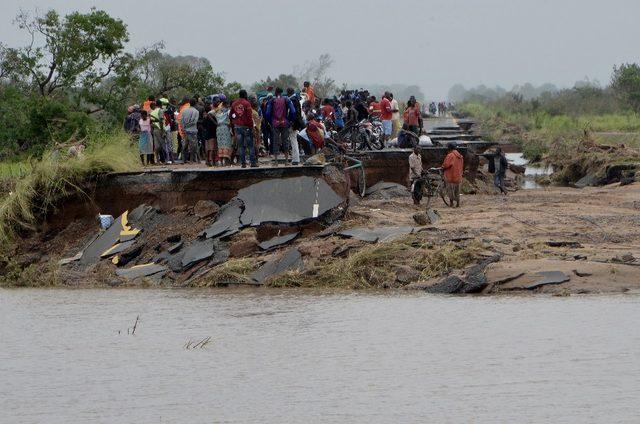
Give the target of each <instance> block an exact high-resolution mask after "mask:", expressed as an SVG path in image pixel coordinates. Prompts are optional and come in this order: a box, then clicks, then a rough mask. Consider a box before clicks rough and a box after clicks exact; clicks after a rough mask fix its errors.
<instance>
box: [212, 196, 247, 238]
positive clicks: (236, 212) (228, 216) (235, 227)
mask: <svg viewBox="0 0 640 424" xmlns="http://www.w3.org/2000/svg"><path fill="white" fill-rule="evenodd" d="M243 208H244V203H243V202H242V200H240V199H238V198H234V199H232V200H231V201H229V203H227V204H225V205H224V206H222V207H221V208H220V210H219V211H218V216H217V217H216V221H215V222H214V223H213V225H212V226H211V227H209V228H207V229H205V230H204V231H203V232H202V235H204V236H205V237H206V238H213V237H226V236H230V235H232V234H235V233H237V232H238V231H240V228H241V227H242V225H241V224H240V215H242V210H243Z"/></svg>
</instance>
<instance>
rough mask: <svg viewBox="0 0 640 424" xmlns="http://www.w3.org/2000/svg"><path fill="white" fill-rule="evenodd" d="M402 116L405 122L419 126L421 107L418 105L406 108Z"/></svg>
mask: <svg viewBox="0 0 640 424" xmlns="http://www.w3.org/2000/svg"><path fill="white" fill-rule="evenodd" d="M402 118H403V120H404V123H405V124H407V125H411V126H412V127H417V126H418V125H420V109H419V108H418V107H417V106H414V107H408V108H406V109H405V111H404V115H403V116H402Z"/></svg>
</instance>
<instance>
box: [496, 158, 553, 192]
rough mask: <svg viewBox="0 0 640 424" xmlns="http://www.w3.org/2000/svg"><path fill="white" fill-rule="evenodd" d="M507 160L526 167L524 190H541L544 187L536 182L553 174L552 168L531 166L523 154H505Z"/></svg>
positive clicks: (523, 182) (523, 181) (523, 180)
mask: <svg viewBox="0 0 640 424" xmlns="http://www.w3.org/2000/svg"><path fill="white" fill-rule="evenodd" d="M505 156H506V158H507V160H508V161H509V162H510V163H513V164H514V165H524V167H525V168H524V178H523V179H522V188H523V189H532V188H541V187H542V186H541V185H540V184H538V183H537V182H536V178H537V177H539V176H544V175H551V174H552V173H553V168H552V167H541V166H535V165H530V164H529V161H528V160H526V159H525V158H524V156H523V154H522V153H505Z"/></svg>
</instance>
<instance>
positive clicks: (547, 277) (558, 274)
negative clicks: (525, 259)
mask: <svg viewBox="0 0 640 424" xmlns="http://www.w3.org/2000/svg"><path fill="white" fill-rule="evenodd" d="M537 275H538V276H540V279H538V280H536V281H535V282H533V283H531V284H529V285H527V286H525V287H524V288H525V289H527V290H533V289H537V288H538V287H542V286H546V285H549V284H562V283H566V282H567V281H569V280H570V279H571V277H569V276H568V275H567V274H565V273H564V272H562V271H542V272H538V273H537Z"/></svg>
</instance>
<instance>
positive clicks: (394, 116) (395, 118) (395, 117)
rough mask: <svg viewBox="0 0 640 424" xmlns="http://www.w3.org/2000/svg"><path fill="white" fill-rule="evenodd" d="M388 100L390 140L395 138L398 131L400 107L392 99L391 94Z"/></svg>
mask: <svg viewBox="0 0 640 424" xmlns="http://www.w3.org/2000/svg"><path fill="white" fill-rule="evenodd" d="M389 100H391V125H392V131H391V138H396V137H398V130H400V106H399V105H398V101H397V100H396V99H394V98H393V93H389Z"/></svg>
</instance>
